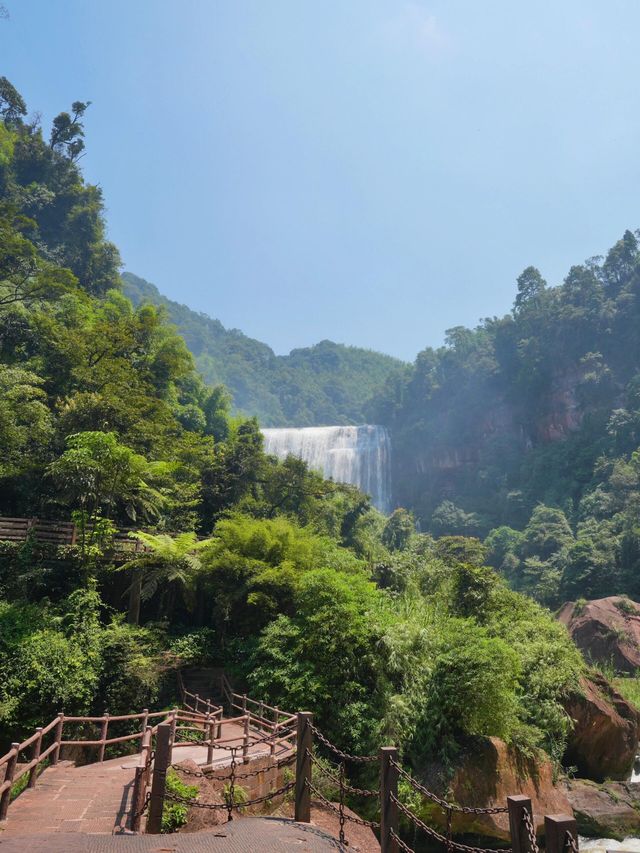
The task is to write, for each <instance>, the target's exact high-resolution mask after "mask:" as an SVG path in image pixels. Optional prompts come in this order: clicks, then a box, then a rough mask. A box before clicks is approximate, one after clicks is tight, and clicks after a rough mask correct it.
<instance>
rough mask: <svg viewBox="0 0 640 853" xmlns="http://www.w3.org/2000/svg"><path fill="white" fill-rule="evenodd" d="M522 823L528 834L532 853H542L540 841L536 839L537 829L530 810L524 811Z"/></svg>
mask: <svg viewBox="0 0 640 853" xmlns="http://www.w3.org/2000/svg"><path fill="white" fill-rule="evenodd" d="M522 822H523V823H524V828H525V830H526V832H527V839H528V841H529V850H530V853H540V848H539V847H538V840H537V838H536V829H535V826H534V825H533V819H532V817H531V813H530V812H529V810H528V809H523V811H522Z"/></svg>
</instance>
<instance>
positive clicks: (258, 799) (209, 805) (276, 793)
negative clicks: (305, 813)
mask: <svg viewBox="0 0 640 853" xmlns="http://www.w3.org/2000/svg"><path fill="white" fill-rule="evenodd" d="M295 784H296V783H295V782H287V783H286V785H282V787H280V788H277V789H276V790H275V791H269V793H268V794H264V795H263V796H261V797H254V798H253V799H252V800H246V801H245V802H244V803H233V804H232V805H231V808H232V809H247V808H249V806H255V805H258V804H259V803H264V802H266V801H267V800H272V799H273V798H274V797H280V796H283V795H284V794H287V793H288V792H289V791H291V790H292V789H293V788H294V787H295ZM165 798H166V799H167V800H173V801H174V802H176V803H183V804H184V805H187V806H193V807H194V808H196V809H209V810H212V811H213V810H216V809H226V810H227V811H228V810H229V801H230V796H229V797H227V802H224V803H200V802H198V800H194V799H192V798H191V797H181V796H180V795H179V794H173V793H171V792H170V791H167V792H166V793H165ZM229 820H232V818H229Z"/></svg>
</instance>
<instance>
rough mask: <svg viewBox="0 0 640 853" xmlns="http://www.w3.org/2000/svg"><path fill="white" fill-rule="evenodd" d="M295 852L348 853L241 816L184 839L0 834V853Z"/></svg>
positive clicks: (314, 836)
mask: <svg viewBox="0 0 640 853" xmlns="http://www.w3.org/2000/svg"><path fill="white" fill-rule="evenodd" d="M377 849H378V850H379V848H377ZM294 850H295V851H297V853H326V851H331V850H333V851H343V853H346V848H344V847H341V846H340V844H339V843H338V842H337V841H336V840H335V838H331V837H330V836H329V835H326V834H325V833H324V832H322V830H319V829H317V828H316V827H313V826H308V825H306V824H300V823H294V822H293V821H286V820H281V819H277V818H249V817H248V818H242V820H234V821H232V822H231V823H226V824H224V825H223V826H219V827H217V828H216V829H215V830H212V831H211V832H202V833H193V834H185V835H180V834H179V835H119V836H108V835H93V836H91V835H84V834H77V833H76V834H69V835H67V834H66V833H56V834H53V835H46V836H45V835H39V836H37V835H32V836H28V837H25V836H22V837H18V836H14V837H12V838H11V837H7V838H5V837H4V835H3V834H0V853H27V851H28V853H292V851H294ZM363 853H369V851H366V850H365V851H363Z"/></svg>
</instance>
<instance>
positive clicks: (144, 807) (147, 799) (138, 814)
mask: <svg viewBox="0 0 640 853" xmlns="http://www.w3.org/2000/svg"><path fill="white" fill-rule="evenodd" d="M150 800H151V791H147V793H146V794H145V797H144V802H143V804H142V808H141V809H140V811H137V812H134V813H133V814H132V815H131V817H132V818H134V819H135V818H137V817H142V815H143V814H144V813H145V812H146V810H147V809H148V808H149V802H150Z"/></svg>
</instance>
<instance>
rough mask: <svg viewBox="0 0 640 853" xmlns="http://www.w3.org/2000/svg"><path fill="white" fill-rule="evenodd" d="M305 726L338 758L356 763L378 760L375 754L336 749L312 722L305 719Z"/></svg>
mask: <svg viewBox="0 0 640 853" xmlns="http://www.w3.org/2000/svg"><path fill="white" fill-rule="evenodd" d="M307 726H309V728H310V729H311V731H312V732H313V734H314V735H315V736H316V737H317V738H318V740H319V741H320V743H323V744H324V745H325V746H326V747H327V749H330V750H331V751H332V752H333V753H334V754H335V755H337V756H338V758H341V759H342V760H343V761H353V762H354V763H356V764H368V763H369V762H373V761H378V760H379V759H378V756H377V755H349V753H348V752H343V751H342V750H341V749H338V747H337V746H335V745H334V744H332V743H331V741H330V740H328V739H327V738H326V737H325V736H324V735H323V734H322V732H321V731H320V730H319V729H317V728H316V727H315V726H314V725H313V723H310V722H309V720H307Z"/></svg>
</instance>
